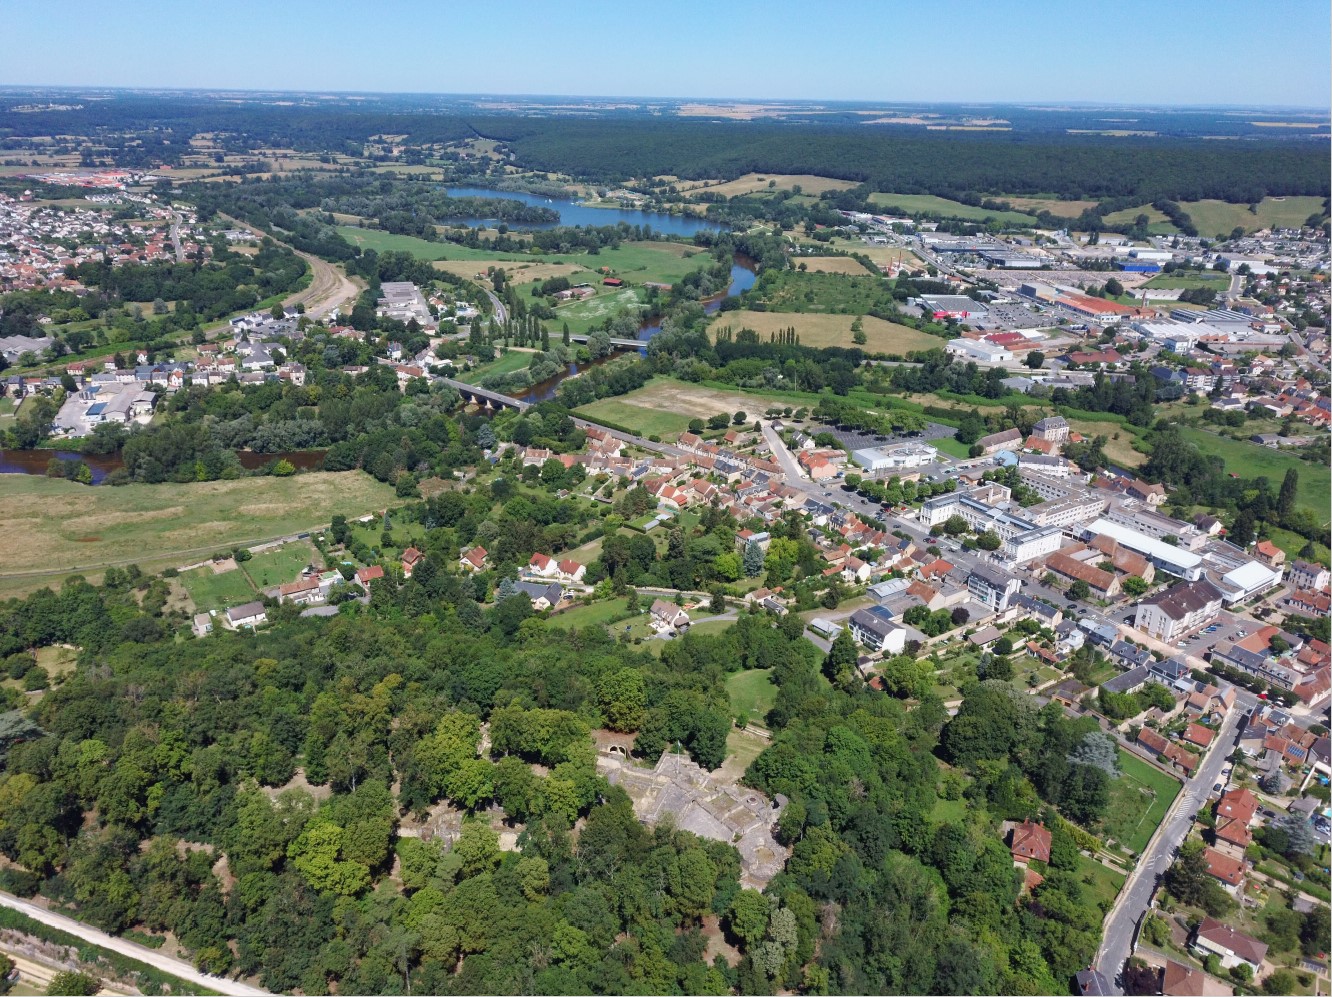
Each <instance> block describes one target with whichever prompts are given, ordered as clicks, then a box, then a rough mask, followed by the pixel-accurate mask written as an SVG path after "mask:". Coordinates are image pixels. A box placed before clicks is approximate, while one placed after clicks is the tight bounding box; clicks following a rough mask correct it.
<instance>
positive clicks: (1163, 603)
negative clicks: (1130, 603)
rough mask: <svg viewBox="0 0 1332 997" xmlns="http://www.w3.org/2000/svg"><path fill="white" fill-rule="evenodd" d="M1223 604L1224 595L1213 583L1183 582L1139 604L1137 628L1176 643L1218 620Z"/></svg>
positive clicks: (1136, 619) (1135, 623) (1135, 625)
mask: <svg viewBox="0 0 1332 997" xmlns="http://www.w3.org/2000/svg"><path fill="white" fill-rule="evenodd" d="M1221 602H1222V599H1221V593H1220V592H1219V591H1218V590H1217V588H1216V587H1215V586H1214V585H1212V583H1211V582H1208V581H1197V582H1180V583H1179V584H1178V585H1172V586H1171V587H1170V588H1168V589H1166V590H1165V591H1164V592H1161V593H1159V594H1157V595H1154V596H1151V597H1149V598H1147V599H1144V600H1143V601H1142V602H1140V603H1138V610H1137V613H1136V614H1135V616H1134V619H1133V626H1134V627H1135V628H1136V629H1138V630H1141V631H1142V632H1143V633H1145V634H1147V635H1149V636H1151V637H1155V638H1156V639H1157V640H1162V641H1166V642H1167V643H1172V642H1174V641H1177V640H1179V638H1180V637H1182V636H1184V635H1185V634H1187V633H1190V632H1192V631H1194V630H1198V629H1201V628H1202V627H1205V626H1207V625H1208V624H1209V623H1211V622H1212V621H1213V620H1215V619H1216V617H1217V614H1218V613H1220V612H1221Z"/></svg>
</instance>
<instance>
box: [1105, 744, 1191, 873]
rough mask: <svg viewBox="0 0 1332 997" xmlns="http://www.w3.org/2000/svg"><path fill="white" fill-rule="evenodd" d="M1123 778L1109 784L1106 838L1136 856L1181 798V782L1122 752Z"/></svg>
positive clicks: (1120, 766)
mask: <svg viewBox="0 0 1332 997" xmlns="http://www.w3.org/2000/svg"><path fill="white" fill-rule="evenodd" d="M1119 768H1120V775H1119V777H1118V778H1117V779H1113V780H1111V782H1110V805H1109V806H1108V807H1106V816H1105V819H1104V821H1103V824H1102V833H1103V834H1104V836H1106V837H1109V838H1114V839H1115V840H1116V841H1117V842H1119V843H1120V844H1121V845H1123V846H1124V847H1125V848H1128V849H1129V850H1130V851H1133V852H1141V851H1142V850H1143V849H1144V848H1145V847H1147V842H1148V841H1149V840H1150V839H1151V837H1152V833H1153V832H1154V831H1155V830H1156V827H1157V825H1158V824H1160V823H1161V819H1162V818H1163V817H1165V813H1166V811H1167V810H1168V809H1169V808H1170V804H1171V803H1173V802H1174V800H1175V797H1176V796H1177V795H1179V790H1180V784H1179V781H1178V780H1177V779H1175V778H1173V777H1172V776H1170V775H1167V774H1166V773H1165V772H1162V771H1161V770H1160V769H1158V768H1156V767H1155V766H1153V765H1151V764H1149V763H1148V762H1145V761H1143V760H1142V759H1141V758H1138V757H1137V756H1135V755H1130V754H1129V753H1128V752H1126V751H1123V750H1121V751H1120V752H1119Z"/></svg>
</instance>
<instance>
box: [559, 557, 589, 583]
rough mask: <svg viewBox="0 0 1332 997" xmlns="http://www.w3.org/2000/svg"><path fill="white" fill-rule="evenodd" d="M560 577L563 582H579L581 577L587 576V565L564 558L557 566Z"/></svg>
mask: <svg viewBox="0 0 1332 997" xmlns="http://www.w3.org/2000/svg"><path fill="white" fill-rule="evenodd" d="M558 568H559V572H560V577H561V578H563V579H564V580H565V581H570V582H580V581H582V580H583V576H584V575H585V574H587V565H585V564H579V563H578V562H577V561H574V560H570V559H569V558H565V559H564V560H563V561H561V562H560V563H559V565H558Z"/></svg>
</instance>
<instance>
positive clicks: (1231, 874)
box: [1203, 848, 1244, 894]
mask: <svg viewBox="0 0 1332 997" xmlns="http://www.w3.org/2000/svg"><path fill="white" fill-rule="evenodd" d="M1203 858H1204V859H1205V860H1206V862H1207V875H1209V876H1211V877H1212V878H1213V879H1215V880H1216V881H1217V882H1218V883H1220V884H1221V885H1222V886H1223V887H1225V889H1226V892H1227V893H1231V894H1234V893H1237V892H1239V889H1240V887H1242V886H1243V885H1244V860H1243V859H1237V858H1235V857H1233V856H1231V855H1227V854H1225V853H1224V852H1218V851H1217V850H1216V849H1215V848H1204V849H1203Z"/></svg>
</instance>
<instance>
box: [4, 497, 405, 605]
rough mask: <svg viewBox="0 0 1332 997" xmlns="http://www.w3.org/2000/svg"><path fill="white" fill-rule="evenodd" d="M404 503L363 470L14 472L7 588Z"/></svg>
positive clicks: (188, 554)
mask: <svg viewBox="0 0 1332 997" xmlns="http://www.w3.org/2000/svg"><path fill="white" fill-rule="evenodd" d="M400 502H401V500H400V499H397V498H395V497H394V492H393V488H392V486H390V485H384V484H381V483H379V482H378V481H375V479H374V478H371V477H370V476H369V475H367V474H363V473H361V472H359V471H345V472H341V473H333V472H313V473H309V474H298V475H295V476H293V477H290V478H271V477H265V478H238V479H236V480H234V481H205V482H197V483H191V484H183V485H181V484H160V485H123V486H119V487H111V486H108V485H99V486H96V487H88V486H85V485H79V484H75V483H73V482H70V481H64V480H60V479H55V478H45V477H36V476H29V475H19V474H14V475H7V476H6V480H5V486H4V488H3V489H0V529H3V531H4V534H5V536H6V538H7V539H6V542H5V543H4V544H3V545H0V595H5V596H8V595H14V594H19V593H22V592H27V591H31V590H32V589H35V588H40V587H41V586H43V585H48V584H59V582H60V580H61V579H62V578H63V577H65V576H67V575H69V574H73V573H75V572H76V571H77V572H78V573H81V574H85V575H89V576H90V577H91V576H97V575H98V573H99V569H101V568H105V567H108V566H110V565H113V564H130V563H138V564H139V565H140V566H142V567H143V568H144V569H145V570H147V569H149V568H154V569H161V568H166V567H174V566H177V565H179V564H181V563H182V562H187V563H188V562H190V561H198V560H202V559H203V558H204V557H206V556H207V555H208V554H210V553H212V552H214V551H216V550H219V549H225V548H229V547H232V546H237V545H240V544H255V543H258V542H260V541H263V540H268V539H271V538H276V537H280V536H287V535H290V534H294V533H301V532H304V531H307V530H310V529H312V528H314V527H317V526H322V525H323V524H325V523H327V522H328V521H329V520H330V519H331V518H332V516H333V515H334V514H335V513H344V514H346V515H348V516H352V515H362V514H364V513H366V512H377V511H380V510H382V509H384V508H386V507H388V506H395V505H398V504H400Z"/></svg>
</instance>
